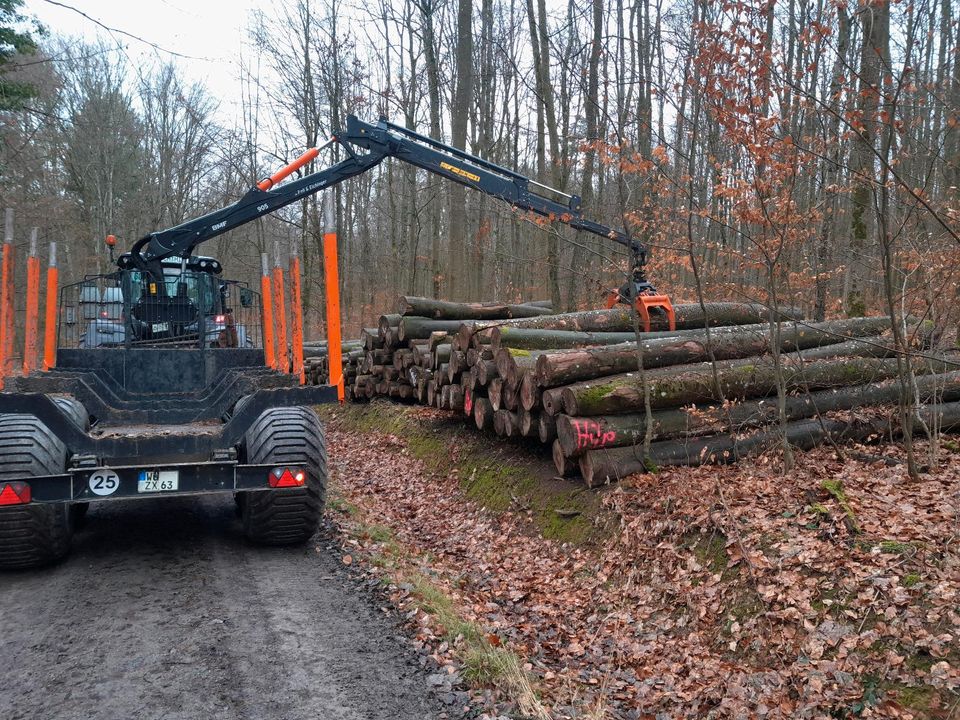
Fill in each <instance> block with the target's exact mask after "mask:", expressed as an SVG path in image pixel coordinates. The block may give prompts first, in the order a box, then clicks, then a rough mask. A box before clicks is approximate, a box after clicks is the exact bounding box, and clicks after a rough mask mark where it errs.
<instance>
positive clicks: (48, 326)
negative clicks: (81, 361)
mask: <svg viewBox="0 0 960 720" xmlns="http://www.w3.org/2000/svg"><path fill="white" fill-rule="evenodd" d="M59 279H60V278H59V271H58V270H57V244H56V243H55V242H52V243H50V266H49V267H48V268H47V316H46V319H45V321H44V328H43V369H44V370H49V369H50V368H52V367H54V366H55V365H56V364H57V310H58V309H59V308H58V305H57V285H58V284H59Z"/></svg>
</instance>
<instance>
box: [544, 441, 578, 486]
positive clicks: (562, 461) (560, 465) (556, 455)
mask: <svg viewBox="0 0 960 720" xmlns="http://www.w3.org/2000/svg"><path fill="white" fill-rule="evenodd" d="M551 451H552V454H553V465H554V467H555V468H556V469H557V475H559V476H560V477H570V476H571V475H576V474H577V472H578V471H579V470H580V464H579V463H578V462H577V460H576V459H575V458H568V457H567V456H566V455H564V454H563V449H562V448H561V447H560V443H559V441H557V440H554V441H553V445H552V446H551Z"/></svg>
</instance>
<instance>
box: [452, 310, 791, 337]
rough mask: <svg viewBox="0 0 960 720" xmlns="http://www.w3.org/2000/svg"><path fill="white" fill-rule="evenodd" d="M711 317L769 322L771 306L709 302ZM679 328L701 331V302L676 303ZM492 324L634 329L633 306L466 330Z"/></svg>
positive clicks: (658, 320) (655, 323) (659, 326)
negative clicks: (768, 315) (631, 310)
mask: <svg viewBox="0 0 960 720" xmlns="http://www.w3.org/2000/svg"><path fill="white" fill-rule="evenodd" d="M706 310H707V316H708V317H709V319H710V325H711V326H714V327H715V326H720V325H753V324H756V323H762V322H766V321H767V308H766V306H765V305H761V304H758V303H706ZM782 312H783V317H782V319H783V320H784V321H786V320H802V319H803V313H801V312H799V311H796V310H789V309H788V310H783V311H782ZM674 313H675V316H676V329H677V330H691V329H692V330H698V329H701V328H703V326H704V322H705V317H704V313H703V309H701V307H700V304H699V303H683V304H679V305H674ZM492 327H500V328H503V327H511V328H527V329H538V330H574V331H577V332H632V331H633V320H632V319H631V312H630V308H629V307H627V306H626V305H619V306H617V307H615V308H611V309H609V310H585V311H583V312H575V313H563V314H560V315H543V316H541V317H536V318H520V319H517V320H501V321H499V322H492V321H482V320H481V321H477V322H476V323H474V325H473V326H472V327H471V328H469V329H467V330H465V331H464V332H465V333H467V334H468V337H470V336H472V335H473V334H474V333H477V332H479V331H480V330H485V329H488V328H492ZM669 329H670V328H669V323H668V322H667V319H666V317H664V316H662V315H655V316H654V317H652V318H650V330H651V331H654V332H656V331H669Z"/></svg>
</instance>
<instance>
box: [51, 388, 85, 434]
mask: <svg viewBox="0 0 960 720" xmlns="http://www.w3.org/2000/svg"><path fill="white" fill-rule="evenodd" d="M50 399H51V400H53V402H54V403H56V404H57V405H58V406H59V407H60V409H61V410H63V412H65V413H66V414H67V415H68V416H69V417H70V418H71V419H72V420H73V421H74V422H75V423H76V424H77V426H78V427H79V428H80V429H81V430H83V431H84V432H86V431H87V430H89V429H90V415H89V414H88V413H87V409H86V408H85V407H84V406H83V403H82V402H80V401H79V400H77V399H76V398H74V397H69V396H67V395H58V396H56V397H51V398H50Z"/></svg>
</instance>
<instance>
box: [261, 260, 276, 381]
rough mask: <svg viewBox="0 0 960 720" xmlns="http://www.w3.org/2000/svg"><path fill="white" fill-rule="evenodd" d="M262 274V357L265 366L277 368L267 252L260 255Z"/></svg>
mask: <svg viewBox="0 0 960 720" xmlns="http://www.w3.org/2000/svg"><path fill="white" fill-rule="evenodd" d="M260 264H261V266H262V269H263V274H262V275H261V276H260V302H261V303H262V304H263V308H262V309H263V359H264V362H266V364H267V367H270V368H273V369H274V370H276V368H277V356H276V351H275V349H274V345H273V303H272V302H271V300H270V294H271V289H270V274H269V273H268V272H267V254H266V253H263V254H262V255H261V256H260Z"/></svg>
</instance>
